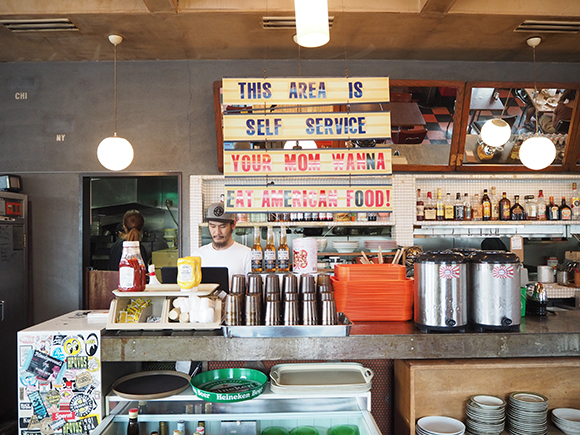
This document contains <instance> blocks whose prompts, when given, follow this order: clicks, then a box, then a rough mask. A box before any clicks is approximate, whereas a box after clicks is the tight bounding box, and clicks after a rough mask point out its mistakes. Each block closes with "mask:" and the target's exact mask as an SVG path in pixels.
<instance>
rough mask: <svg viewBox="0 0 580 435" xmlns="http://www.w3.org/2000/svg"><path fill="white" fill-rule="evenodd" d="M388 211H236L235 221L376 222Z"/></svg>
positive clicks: (386, 214) (386, 216) (387, 214)
mask: <svg viewBox="0 0 580 435" xmlns="http://www.w3.org/2000/svg"><path fill="white" fill-rule="evenodd" d="M388 218H389V213H331V212H299V213H237V214H236V222H257V223H258V222H376V221H385V220H388Z"/></svg>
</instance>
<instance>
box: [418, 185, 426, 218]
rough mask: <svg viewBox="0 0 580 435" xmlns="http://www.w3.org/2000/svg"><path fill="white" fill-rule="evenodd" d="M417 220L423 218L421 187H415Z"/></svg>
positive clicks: (423, 206)
mask: <svg viewBox="0 0 580 435" xmlns="http://www.w3.org/2000/svg"><path fill="white" fill-rule="evenodd" d="M416 215H417V220H418V221H423V220H425V203H424V202H423V198H421V189H417V212H416Z"/></svg>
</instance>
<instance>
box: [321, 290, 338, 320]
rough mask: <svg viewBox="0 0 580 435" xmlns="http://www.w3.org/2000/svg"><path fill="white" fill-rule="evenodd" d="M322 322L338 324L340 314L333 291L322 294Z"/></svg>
mask: <svg viewBox="0 0 580 435" xmlns="http://www.w3.org/2000/svg"><path fill="white" fill-rule="evenodd" d="M320 299H321V300H320V324H321V325H337V324H338V315H337V313H336V300H335V299H334V295H333V294H332V293H329V292H326V293H321V294H320Z"/></svg>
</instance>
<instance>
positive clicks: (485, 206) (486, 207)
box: [481, 189, 491, 221]
mask: <svg viewBox="0 0 580 435" xmlns="http://www.w3.org/2000/svg"><path fill="white" fill-rule="evenodd" d="M481 219H482V220H484V221H490V220H491V200H490V199H489V195H488V194H487V189H483V196H482V197H481Z"/></svg>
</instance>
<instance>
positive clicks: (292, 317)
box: [284, 293, 300, 326]
mask: <svg viewBox="0 0 580 435" xmlns="http://www.w3.org/2000/svg"><path fill="white" fill-rule="evenodd" d="M298 296H299V295H298V293H286V294H285V295H284V325H287V326H294V325H300V299H299V297H298Z"/></svg>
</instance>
